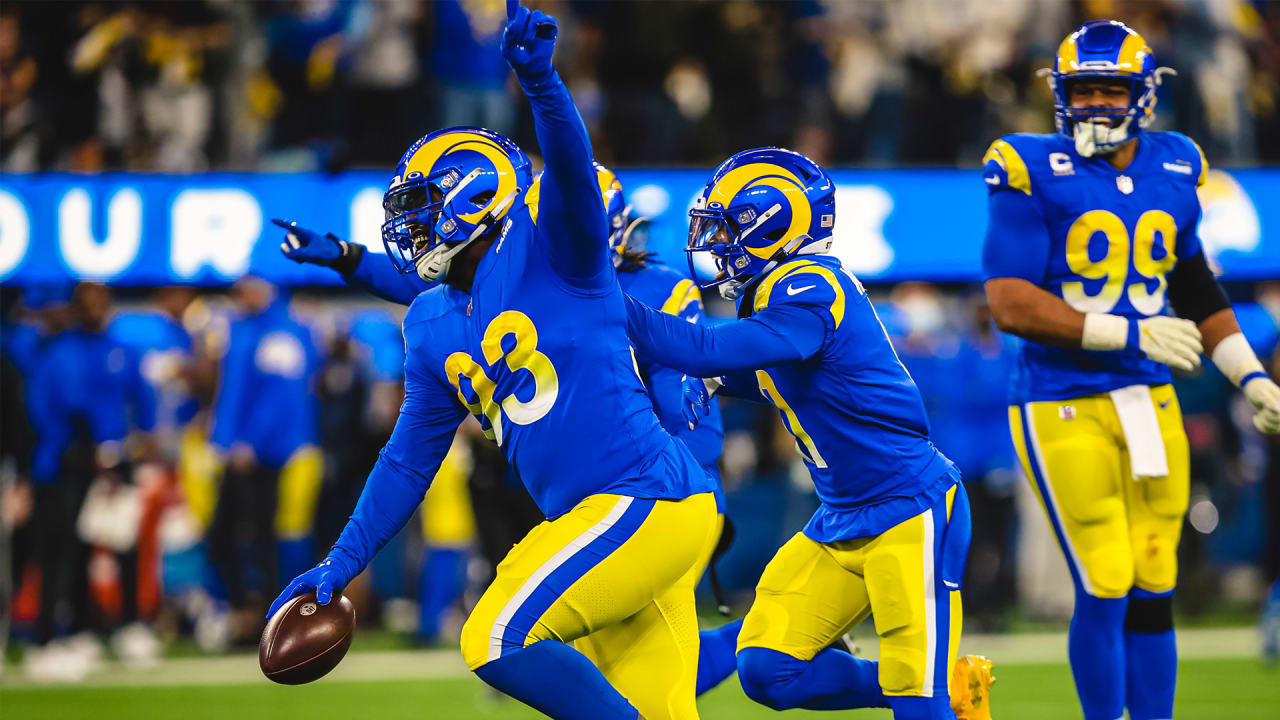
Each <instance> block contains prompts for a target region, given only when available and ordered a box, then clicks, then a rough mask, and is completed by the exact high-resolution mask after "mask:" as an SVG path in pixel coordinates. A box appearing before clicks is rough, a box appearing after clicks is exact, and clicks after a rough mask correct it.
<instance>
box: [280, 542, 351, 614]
mask: <svg viewBox="0 0 1280 720" xmlns="http://www.w3.org/2000/svg"><path fill="white" fill-rule="evenodd" d="M349 582H351V578H350V577H348V576H347V574H346V571H345V570H344V569H343V564H342V563H339V562H334V560H333V558H332V557H330V558H326V559H325V560H324V561H323V562H321V563H320V564H319V565H317V566H315V567H313V568H311V569H310V570H308V571H306V572H304V573H302V574H301V575H299V576H298V577H296V578H294V579H293V582H291V583H289V584H288V585H286V586H285V588H284V592H282V593H280V596H279V597H277V598H276V601H275V602H273V603H271V609H270V610H268V611H267V619H268V620H270V619H271V617H272V616H273V615H275V614H276V611H277V610H279V609H280V608H281V607H282V606H283V605H284V604H285V603H287V602H289V601H290V600H292V599H293V598H295V597H297V596H298V595H301V594H303V593H305V592H307V591H308V590H315V591H316V602H318V603H320V604H321V605H328V604H329V601H330V600H331V599H333V591H334V590H341V589H342V588H344V587H346V586H347V583H349Z"/></svg>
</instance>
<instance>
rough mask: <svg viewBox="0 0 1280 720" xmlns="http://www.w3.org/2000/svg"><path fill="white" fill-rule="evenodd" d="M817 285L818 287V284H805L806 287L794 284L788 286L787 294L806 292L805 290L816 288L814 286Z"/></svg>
mask: <svg viewBox="0 0 1280 720" xmlns="http://www.w3.org/2000/svg"><path fill="white" fill-rule="evenodd" d="M816 287H818V286H817V285H805V286H804V287H796V286H794V285H792V286H791V287H788V288H787V294H788V295H799V294H800V293H802V292H804V291H805V290H812V289H814V288H816Z"/></svg>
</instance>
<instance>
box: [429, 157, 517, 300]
mask: <svg viewBox="0 0 1280 720" xmlns="http://www.w3.org/2000/svg"><path fill="white" fill-rule="evenodd" d="M469 181H470V178H468V182H469ZM461 185H462V184H459V187H461ZM519 194H520V188H516V189H515V190H512V191H511V192H509V193H507V196H506V197H505V198H503V199H502V202H500V203H498V206H497V207H495V208H494V209H493V210H492V211H491V212H490V213H488V214H487V215H486V216H485V219H483V220H481V221H480V223H479V224H477V225H476V229H475V230H472V231H471V235H470V236H469V237H467V239H466V240H463V241H462V242H460V243H457V244H456V245H448V244H445V243H440V244H439V245H437V246H435V247H434V248H432V249H431V251H430V252H428V253H426V254H425V255H423V256H422V257H420V258H418V261H417V262H416V263H414V266H415V267H416V268H417V270H418V277H420V278H422V279H423V280H425V281H426V282H436V281H437V280H440V279H441V278H443V277H444V276H445V275H446V274H447V273H448V272H449V265H450V264H451V263H452V262H453V256H454V255H457V254H458V253H460V252H462V251H463V250H464V249H466V247H467V246H468V245H470V244H471V243H473V242H475V240H476V238H478V237H480V236H481V235H484V234H485V232H486V231H488V229H489V228H490V227H492V226H493V223H494V222H496V221H497V220H498V219H499V218H501V217H502V214H503V213H504V212H506V210H507V208H508V207H510V206H511V202H512V201H513V200H515V199H516V195H519Z"/></svg>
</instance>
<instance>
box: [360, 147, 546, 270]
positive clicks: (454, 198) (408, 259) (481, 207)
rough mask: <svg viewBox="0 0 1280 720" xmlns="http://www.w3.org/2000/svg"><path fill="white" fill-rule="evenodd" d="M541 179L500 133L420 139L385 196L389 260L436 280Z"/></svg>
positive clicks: (384, 226) (384, 235)
mask: <svg viewBox="0 0 1280 720" xmlns="http://www.w3.org/2000/svg"><path fill="white" fill-rule="evenodd" d="M532 182H533V174H532V170H531V168H530V164H529V158H528V157H527V156H526V155H525V154H524V151H523V150H521V149H520V148H519V146H517V145H516V144H515V143H514V142H512V141H510V140H508V139H507V138H505V137H503V136H502V135H499V134H498V133H496V132H493V131H492V130H485V129H484V128H476V127H453V128H446V129H444V130H437V131H435V132H433V133H431V134H429V135H427V136H426V137H424V138H422V139H421V140H419V141H417V142H415V143H414V144H413V145H411V146H410V147H409V149H408V150H406V151H405V153H404V155H403V156H402V157H401V158H400V163H399V164H398V165H397V166H396V175H395V177H394V178H392V180H391V186H390V187H389V188H388V189H387V192H386V194H384V195H383V196H382V207H383V210H385V211H386V222H384V223H383V224H382V242H383V244H384V245H385V246H386V248H387V257H389V258H390V259H391V262H392V263H393V264H394V265H395V266H396V269H397V270H399V271H400V272H403V273H409V272H413V271H415V270H416V271H417V273H418V275H419V276H420V277H421V278H422V279H423V280H426V281H428V282H431V281H435V280H439V279H441V278H442V277H444V275H445V273H446V272H448V270H449V264H450V262H451V261H452V259H453V257H454V256H455V255H457V254H458V253H459V252H461V251H462V249H463V248H465V247H466V246H467V245H469V244H471V242H473V241H474V240H476V239H477V238H479V237H481V236H483V235H484V234H485V233H486V232H488V231H489V230H490V229H491V228H493V227H494V226H496V225H497V224H498V223H499V222H500V221H501V220H502V219H503V218H504V217H506V215H507V213H508V212H509V211H510V209H511V206H512V203H513V202H514V201H515V199H516V197H517V196H518V195H519V194H520V192H521V191H523V190H525V189H527V188H528V187H529V186H530V184H532Z"/></svg>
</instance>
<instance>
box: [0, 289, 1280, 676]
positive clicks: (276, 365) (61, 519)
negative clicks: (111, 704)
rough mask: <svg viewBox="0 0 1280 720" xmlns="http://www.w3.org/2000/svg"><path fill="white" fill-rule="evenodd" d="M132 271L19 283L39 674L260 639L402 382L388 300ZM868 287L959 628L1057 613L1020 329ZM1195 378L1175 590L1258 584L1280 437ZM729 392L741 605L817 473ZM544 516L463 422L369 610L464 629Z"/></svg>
mask: <svg viewBox="0 0 1280 720" xmlns="http://www.w3.org/2000/svg"><path fill="white" fill-rule="evenodd" d="M124 294H125V302H124V303H122V304H116V303H115V301H114V300H113V298H112V292H111V291H110V290H108V289H107V288H105V287H103V286H100V285H94V284H85V283H82V284H80V285H77V286H75V287H74V288H72V287H69V286H68V287H63V286H37V287H30V288H26V289H23V290H21V291H19V290H17V289H13V288H9V289H5V290H3V291H2V292H0V312H2V313H3V315H2V318H3V323H2V324H0V358H2V359H3V363H4V367H3V376H4V379H5V381H4V384H3V392H0V401H2V403H0V404H2V405H3V418H2V422H3V427H4V430H3V433H0V440H2V441H3V442H2V443H0V525H2V526H3V527H0V560H2V561H7V562H8V564H9V566H8V567H3V565H4V564H5V562H0V618H8V619H9V620H10V622H11V627H10V628H9V632H8V633H4V632H3V629H2V628H0V635H10V636H11V637H12V638H15V639H17V640H19V641H20V642H21V644H23V645H24V646H25V647H26V653H25V662H26V663H27V672H28V673H29V674H30V675H31V676H32V677H34V678H37V679H44V680H63V681H68V680H75V679H78V678H79V677H83V675H84V674H85V673H87V672H89V671H91V670H92V668H93V667H94V666H95V665H96V664H97V662H98V660H99V659H100V658H101V657H102V655H103V648H104V647H110V648H111V650H112V652H113V654H114V655H115V656H116V657H118V658H120V659H121V660H123V661H125V662H126V663H127V664H130V665H133V666H136V667H143V668H145V667H148V666H150V665H151V663H153V662H154V661H155V659H156V657H157V654H158V653H160V652H161V649H162V645H163V642H162V641H165V640H170V639H173V638H177V637H188V638H190V639H191V640H192V641H194V642H195V643H198V644H199V645H200V646H201V647H203V648H205V649H206V650H209V651H219V650H222V649H225V648H227V647H230V646H235V645H246V646H248V645H254V644H256V642H257V638H258V635H259V633H260V632H261V628H262V625H263V623H264V618H263V613H264V610H265V608H266V607H267V604H268V602H269V601H270V599H271V598H272V597H274V595H275V593H276V591H277V590H278V589H279V587H280V586H281V583H282V582H283V581H284V580H285V579H287V578H289V577H292V576H293V575H295V574H297V573H298V572H300V571H301V570H303V569H305V568H307V567H309V566H310V565H312V564H313V563H314V562H316V561H317V560H318V559H319V558H320V557H321V556H322V555H323V553H324V551H325V550H326V549H327V548H328V546H329V545H330V543H331V542H332V541H333V540H334V539H335V538H336V537H337V534H338V532H339V531H340V529H341V527H342V525H343V523H344V522H345V521H346V517H347V515H348V514H349V512H350V510H351V508H352V507H353V506H354V503H355V499H356V497H357V496H358V494H359V492H360V490H361V488H362V486H363V482H364V479H365V477H366V475H367V473H368V471H369V469H370V468H371V467H372V465H373V462H374V460H375V459H376V456H377V452H378V450H379V449H380V448H381V446H382V444H383V442H385V440H386V438H387V437H388V435H389V433H390V430H391V427H392V425H393V424H394V422H395V418H396V416H397V412H398V408H399V403H400V400H401V397H402V393H403V388H402V363H403V352H404V350H403V344H402V340H401V336H400V332H399V317H398V315H397V313H398V310H397V309H395V308H393V307H391V306H387V305H383V304H379V303H376V302H373V301H369V300H366V299H364V298H361V297H359V296H353V295H341V294H339V295H336V296H335V295H334V294H333V293H332V292H330V293H327V294H326V295H324V296H323V297H321V296H317V295H308V294H306V293H304V292H301V291H299V292H298V293H296V294H295V293H293V292H291V291H289V290H287V289H285V288H279V287H274V286H272V285H270V284H269V283H267V282H265V281H263V280H260V279H257V278H255V277H252V276H250V277H246V278H244V279H242V280H240V281H239V282H237V283H236V284H235V285H234V286H233V287H232V288H231V289H230V290H229V291H222V290H195V289H192V288H176V287H170V288H159V289H155V290H150V291H139V290H132V291H124ZM873 296H874V297H875V298H876V301H877V305H878V307H879V310H880V315H881V317H882V318H883V319H884V323H885V326H886V329H887V330H888V332H889V334H890V335H891V336H892V338H893V340H894V344H895V346H896V347H897V349H898V352H899V354H900V356H901V358H902V360H903V362H904V364H905V365H906V366H907V368H908V369H909V371H910V372H911V373H912V376H913V377H914V379H915V380H916V382H917V383H918V385H919V386H920V388H921V391H922V394H923V396H924V399H925V404H926V407H927V409H928V412H929V415H930V422H931V425H932V437H933V439H934V441H935V442H936V443H937V444H938V446H939V447H940V448H941V449H942V450H943V451H944V452H945V453H947V455H948V456H950V457H951V458H952V459H953V460H955V462H956V463H957V464H958V465H959V466H960V468H961V469H962V471H963V472H964V475H965V482H966V485H967V486H968V488H969V493H970V496H971V499H972V511H973V513H974V528H975V538H974V544H973V547H972V550H971V556H970V563H969V573H970V576H969V579H968V580H967V582H966V586H967V596H966V625H967V627H970V628H971V629H975V630H1001V629H1005V628H1007V627H1009V624H1010V623H1011V622H1015V623H1016V622H1020V621H1021V620H1020V619H1025V618H1028V617H1030V618H1054V617H1057V618H1061V617H1065V613H1069V610H1070V597H1071V593H1070V588H1069V586H1068V585H1067V584H1066V572H1065V568H1058V572H1057V574H1056V575H1055V574H1054V573H1053V572H1052V568H1053V567H1056V565H1055V563H1056V564H1060V563H1061V560H1060V558H1058V555H1057V549H1056V546H1055V545H1054V544H1053V542H1052V540H1051V539H1049V538H1048V537H1047V531H1046V530H1045V529H1044V523H1042V522H1040V521H1039V520H1040V519H1039V517H1038V513H1039V509H1038V506H1036V505H1035V501H1034V500H1033V499H1031V496H1030V492H1029V489H1028V487H1027V485H1026V483H1025V481H1024V480H1023V479H1022V471H1021V470H1020V468H1019V467H1018V465H1017V460H1016V458H1015V455H1014V453H1013V449H1012V446H1011V444H1010V440H1009V436H1008V431H1007V418H1006V413H1007V409H1006V402H1005V397H1006V391H1007V380H1008V375H1009V367H1010V363H1011V362H1012V361H1013V354H1012V352H1013V346H1012V342H1013V341H1012V340H1011V339H1009V338H1006V337H1004V336H1002V335H1000V334H999V333H998V332H996V331H995V329H994V327H993V325H992V322H991V318H990V315H989V312H988V309H987V306H986V304H985V300H984V298H983V296H982V295H981V292H980V289H979V288H977V287H963V286H951V287H942V286H935V285H931V284H927V283H903V284H900V285H897V286H892V287H879V288H874V289H873ZM1257 299H1258V302H1256V303H1242V304H1238V305H1237V313H1238V315H1239V316H1240V318H1241V322H1242V325H1243V326H1244V327H1245V330H1246V334H1247V335H1248V336H1249V337H1250V339H1251V341H1252V342H1253V343H1254V345H1255V347H1256V348H1257V349H1258V351H1259V354H1260V355H1261V356H1264V357H1266V356H1270V355H1272V354H1273V351H1274V349H1275V346H1276V340H1277V336H1278V335H1280V330H1277V328H1278V327H1280V322H1278V320H1280V285H1277V286H1271V285H1263V286H1261V287H1260V288H1259V291H1258V293H1257ZM727 309H728V308H727V306H723V305H721V304H720V303H719V302H718V301H716V302H711V303H710V305H709V310H710V311H712V312H713V313H723V312H724V311H725V310H727ZM1177 388H1178V392H1179V397H1180V401H1181V403H1182V406H1183V411H1184V413H1185V416H1186V426H1187V431H1188V436H1189V437H1190V440H1191V447H1192V467H1193V479H1192V483H1193V485H1192V505H1191V511H1190V514H1189V518H1188V523H1187V527H1186V529H1185V532H1184V540H1183V544H1182V555H1183V560H1184V564H1183V573H1182V575H1181V578H1180V585H1181V587H1182V588H1183V591H1182V592H1180V593H1179V596H1178V600H1179V603H1180V608H1181V611H1182V612H1184V613H1187V614H1196V613H1202V612H1209V611H1212V612H1221V611H1222V610H1223V608H1224V606H1230V605H1231V604H1232V603H1236V604H1237V605H1238V606H1239V607H1245V606H1248V605H1249V604H1250V603H1256V602H1257V599H1258V597H1259V593H1260V592H1261V590H1260V588H1261V587H1262V585H1263V583H1264V582H1269V581H1270V579H1271V578H1272V576H1273V575H1274V573H1275V572H1276V570H1280V568H1276V567H1274V566H1271V567H1269V569H1264V570H1262V572H1261V573H1260V572H1259V567H1260V564H1261V562H1262V560H1263V556H1264V554H1265V552H1266V551H1265V549H1264V545H1265V544H1266V542H1267V541H1266V539H1265V536H1264V527H1265V526H1266V524H1267V522H1270V523H1272V524H1273V525H1276V524H1277V520H1280V518H1272V519H1271V520H1270V521H1268V520H1267V519H1266V518H1265V517H1264V516H1265V514H1266V513H1267V512H1268V511H1267V510H1266V508H1267V504H1266V503H1265V502H1264V501H1263V498H1264V496H1265V492H1264V485H1265V484H1266V482H1265V476H1266V474H1267V473H1271V474H1273V475H1277V476H1280V448H1277V449H1276V451H1275V452H1269V449H1268V447H1267V446H1266V443H1265V441H1264V440H1263V439H1262V438H1261V436H1259V435H1257V434H1256V432H1255V431H1254V430H1253V428H1252V426H1251V425H1250V422H1249V412H1248V410H1247V408H1246V407H1244V406H1245V405H1247V403H1246V402H1245V401H1243V399H1242V398H1241V397H1240V396H1239V395H1238V393H1236V392H1234V389H1233V388H1232V387H1231V386H1230V384H1229V383H1227V381H1226V380H1225V379H1224V378H1222V376H1221V375H1219V374H1217V373H1216V371H1214V370H1212V369H1211V368H1210V369H1205V370H1203V371H1201V372H1200V373H1198V374H1197V375H1196V376H1193V377H1180V378H1178V380H1177ZM721 407H722V411H723V417H724V427H725V440H724V453H723V461H722V463H723V467H722V469H723V478H724V483H725V489H726V492H727V507H728V513H729V516H730V517H731V518H733V520H734V523H735V525H736V526H737V527H738V528H739V531H738V533H737V540H736V541H735V543H734V544H733V546H732V547H730V549H729V551H728V553H726V554H725V555H724V557H723V558H721V560H720V561H719V563H718V568H719V576H720V579H721V581H722V584H723V585H724V586H725V588H726V589H727V590H728V592H729V595H730V598H731V601H733V602H734V604H737V605H743V604H744V603H745V602H748V601H749V599H750V594H751V590H752V588H753V586H754V583H755V581H756V579H757V578H758V577H759V573H760V572H761V570H762V569H763V566H764V563H765V562H766V561H767V560H768V559H769V557H770V556H771V555H772V553H773V552H774V550H775V549H776V548H777V547H778V546H779V545H780V544H781V543H783V542H784V541H785V539H786V538H787V537H789V536H790V535H791V534H792V533H793V532H795V530H796V529H797V528H799V527H800V526H802V525H803V523H804V521H805V519H806V518H807V517H808V515H809V514H810V513H811V512H812V510H813V509H814V508H815V507H816V498H815V497H814V495H813V489H812V485H811V484H810V483H809V481H808V476H807V474H806V473H805V472H804V468H803V466H802V464H801V463H800V460H799V457H798V455H797V454H796V452H795V448H794V442H793V440H792V439H791V437H790V436H789V435H788V434H787V433H786V432H785V430H784V429H783V427H782V426H781V424H780V422H779V421H778V416H777V412H776V411H775V410H774V409H773V408H771V407H768V406H764V405H755V404H751V403H746V402H741V401H737V402H735V401H733V400H732V399H728V398H725V399H722V405H721ZM1273 480H1274V478H1273ZM1272 484H1273V485H1276V486H1280V483H1274V482H1273V483H1272ZM1276 499H1277V498H1276V497H1275V494H1273V495H1272V502H1271V505H1272V507H1271V511H1270V512H1272V513H1273V514H1274V513H1275V511H1276V507H1275V505H1276V502H1275V500H1276ZM540 520H541V518H540V515H539V512H538V510H537V508H536V506H534V505H533V503H532V501H531V500H530V499H529V497H528V495H527V494H526V493H525V492H524V491H523V490H522V489H521V488H520V486H519V485H518V482H517V481H516V480H515V479H514V478H512V477H510V476H509V474H508V473H507V470H506V466H505V462H504V460H503V457H502V454H501V452H500V451H499V450H498V449H497V448H496V447H495V446H493V444H492V443H490V442H489V441H487V440H485V439H484V438H483V436H482V434H481V433H480V432H479V431H478V428H476V427H475V426H474V425H473V423H472V422H471V421H468V423H466V424H464V426H463V429H462V430H461V431H460V432H459V435H458V437H457V439H456V440H455V444H454V447H453V449H452V451H451V452H450V455H449V457H448V458H447V460H446V462H445V465H444V466H443V467H442V468H441V470H440V472H439V474H438V475H437V477H436V480H435V483H434V484H433V486H432V488H431V490H430V492H429V493H428V495H427V498H426V500H425V502H424V504H423V507H422V508H421V510H420V513H419V518H418V519H417V520H415V521H414V522H412V523H411V524H410V525H409V526H408V527H407V528H406V530H405V531H404V532H402V533H400V535H399V536H398V537H397V538H396V539H395V540H393V542H392V543H391V546H390V549H388V550H386V551H384V552H383V553H381V554H380V555H379V556H378V558H377V559H376V560H375V562H374V564H373V565H372V566H371V569H370V570H369V571H368V572H366V573H365V574H364V575H363V576H362V578H361V579H360V580H358V581H357V582H356V583H354V584H353V587H351V588H349V589H348V591H347V592H348V594H349V595H350V596H352V597H353V598H354V599H355V600H356V602H357V603H358V605H359V607H360V612H361V618H362V624H363V625H364V626H365V627H377V626H383V627H386V628H389V629H392V630H396V631H399V632H403V633H406V634H407V635H408V636H409V637H411V638H413V639H415V640H416V641H418V642H421V643H424V644H430V643H436V642H446V643H447V642H450V641H451V639H452V638H453V637H455V636H456V632H457V631H458V628H459V627H460V624H461V620H462V618H463V617H465V612H466V610H467V608H468V607H469V603H470V602H472V601H474V599H475V598H476V597H478V593H479V591H481V590H482V589H483V588H484V587H485V586H486V585H487V584H488V582H489V579H490V578H491V573H492V571H493V566H494V564H495V563H496V562H497V561H498V560H499V559H500V558H501V557H502V556H503V555H504V554H505V553H506V551H507V549H508V548H510V547H511V545H512V544H513V543H515V542H516V541H517V540H518V539H519V538H521V537H522V536H523V535H524V534H525V533H526V532H527V531H528V530H529V529H530V528H532V527H533V526H534V525H535V524H536V523H537V522H539V521H540ZM6 541H8V542H9V544H10V547H8V548H5V547H3V545H4V544H5V542H6ZM1273 549H1274V548H1273ZM1276 559H1277V558H1275V557H1272V558H1270V561H1271V562H1272V563H1273V565H1274V560H1276ZM704 590H705V588H704ZM708 599H709V598H708ZM739 609H741V608H739ZM104 643H105V645H104Z"/></svg>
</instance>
